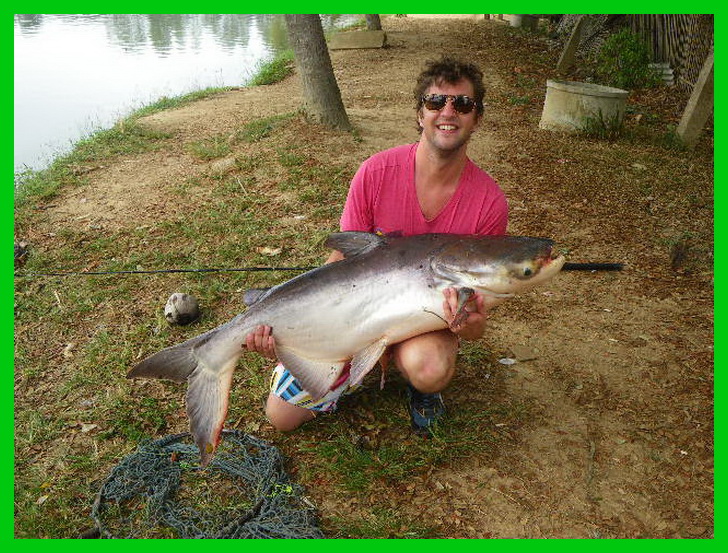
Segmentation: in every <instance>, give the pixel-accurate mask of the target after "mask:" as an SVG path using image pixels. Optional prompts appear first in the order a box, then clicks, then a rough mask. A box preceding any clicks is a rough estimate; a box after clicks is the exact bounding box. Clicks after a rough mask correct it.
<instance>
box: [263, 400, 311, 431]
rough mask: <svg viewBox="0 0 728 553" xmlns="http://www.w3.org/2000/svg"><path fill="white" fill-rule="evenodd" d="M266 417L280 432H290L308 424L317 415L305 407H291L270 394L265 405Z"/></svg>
mask: <svg viewBox="0 0 728 553" xmlns="http://www.w3.org/2000/svg"><path fill="white" fill-rule="evenodd" d="M265 416H266V417H268V421H269V422H270V423H271V424H272V425H273V428H275V429H276V430H278V431H280V432H289V431H291V430H295V429H296V428H298V427H299V426H301V425H302V424H303V423H304V422H308V421H310V420H311V419H313V418H314V417H315V416H316V415H315V414H314V413H313V412H312V411H310V410H308V409H304V408H303V407H298V406H296V405H291V404H290V403H288V402H287V401H285V400H283V399H281V398H279V397H278V396H276V395H273V394H270V395H269V396H268V401H267V402H266V405H265Z"/></svg>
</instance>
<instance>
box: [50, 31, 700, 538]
mask: <svg viewBox="0 0 728 553" xmlns="http://www.w3.org/2000/svg"><path fill="white" fill-rule="evenodd" d="M384 28H385V30H386V32H387V36H388V43H389V47H388V48H386V49H383V50H356V51H353V50H352V51H336V52H333V53H332V61H333V64H334V67H335V71H336V75H337V78H338V82H339V85H340V87H341V90H342V95H343V99H344V103H345V105H346V106H347V112H348V114H349V116H350V118H351V121H352V123H353V124H354V126H355V127H356V128H357V129H358V132H359V133H360V136H361V139H362V140H361V141H360V142H359V143H358V145H357V147H356V148H354V149H352V148H344V149H341V150H339V149H337V148H336V147H335V144H336V141H335V133H332V134H331V135H324V136H321V137H320V140H322V141H324V143H329V144H331V145H332V147H331V149H330V152H331V154H330V155H331V159H332V161H336V162H340V161H342V160H349V161H351V160H363V159H365V158H366V157H367V156H368V155H370V154H372V153H374V152H376V151H379V150H381V149H384V148H387V147H391V146H395V145H398V144H402V143H405V142H412V141H414V140H416V132H415V130H414V116H413V110H411V109H409V108H410V106H412V104H413V101H412V99H411V89H412V85H413V83H414V79H415V77H416V75H417V73H418V72H419V70H420V68H421V66H422V62H423V60H425V59H428V58H432V57H434V56H436V55H438V54H439V53H444V52H452V53H455V54H459V55H462V56H464V57H468V58H469V59H472V60H473V61H475V62H477V63H478V64H479V65H480V66H481V67H482V68H483V70H484V73H485V80H486V87H487V100H488V104H489V105H488V108H487V110H486V113H485V116H484V121H483V124H482V128H481V129H480V130H479V131H478V132H477V134H476V136H475V137H474V138H473V140H472V142H471V144H470V147H469V153H470V156H471V158H472V159H473V160H474V161H476V163H478V164H479V165H480V166H481V167H483V168H484V169H486V170H487V171H488V172H490V173H491V174H492V175H493V176H494V177H495V178H496V180H498V182H499V183H500V185H501V186H502V187H503V189H504V191H505V192H506V194H507V196H508V198H509V203H510V209H511V220H510V224H509V233H511V234H526V235H540V236H549V237H552V238H554V239H556V240H557V242H558V243H559V244H563V245H565V246H566V247H567V248H568V249H569V251H570V259H571V260H573V261H594V262H597V261H619V262H623V263H625V270H624V271H622V272H620V273H568V274H562V275H560V276H559V277H557V279H555V280H554V282H553V283H552V284H550V285H549V286H548V288H547V289H545V290H541V291H536V292H534V293H533V295H532V296H530V297H528V298H524V299H516V300H514V301H513V302H511V303H510V304H507V306H506V305H504V306H501V307H500V308H499V309H498V311H497V313H495V314H494V315H493V317H492V319H491V324H490V329H489V331H488V334H487V337H486V338H485V339H486V340H487V342H488V344H489V348H490V349H491V350H492V351H494V352H497V355H498V356H499V357H508V356H510V355H511V354H512V353H513V348H514V347H521V348H528V349H529V350H531V351H532V352H534V354H535V358H534V359H531V360H527V361H520V362H517V363H516V364H514V365H510V366H502V367H500V368H499V369H498V370H502V371H506V373H507V375H508V378H506V379H505V382H506V389H505V392H504V393H505V394H508V395H510V396H513V397H518V398H520V399H521V400H522V401H524V402H526V403H527V404H528V406H529V414H530V415H529V420H528V421H527V423H526V424H524V425H523V426H522V427H520V428H518V429H517V430H515V431H514V433H513V434H514V436H513V440H512V441H511V442H510V443H509V446H508V447H507V448H504V449H503V450H502V451H500V452H499V455H498V456H497V458H496V459H495V460H493V462H484V461H483V460H478V459H477V458H474V459H472V460H471V461H468V462H464V463H463V464H462V465H461V466H459V467H452V468H448V469H438V470H437V471H436V472H435V474H430V475H429V476H428V478H429V479H428V481H427V482H424V481H423V482H419V483H418V485H420V488H419V490H418V493H417V494H416V495H412V496H408V497H409V499H407V498H405V499H407V501H409V502H410V503H411V507H410V508H411V509H412V510H413V511H417V510H420V511H421V512H423V513H424V516H426V517H428V518H431V519H438V518H439V519H445V518H446V517H452V516H455V515H453V513H456V518H457V519H458V520H457V521H455V519H452V518H451V519H449V523H448V524H449V526H448V528H449V529H448V531H447V533H448V535H450V536H452V537H492V538H599V537H602V538H631V537H652V538H668V537H681V538H710V537H712V536H713V288H712V286H713V277H712V223H713V219H712V217H713V211H712V169H711V168H710V167H708V166H706V165H712V154H710V153H709V152H708V153H706V147H705V146H704V145H703V147H702V150H698V151H697V152H696V153H695V154H690V153H680V154H675V156H672V154H670V155H668V156H667V157H675V158H676V159H675V164H676V165H679V166H680V167H681V169H680V170H681V171H682V173H681V174H680V175H677V176H676V177H675V179H674V181H670V180H669V179H667V180H665V178H664V175H665V173H664V170H663V169H664V168H663V167H662V166H661V165H662V164H663V161H661V160H662V159H664V156H665V154H664V151H663V150H659V148H657V147H654V146H649V147H645V148H643V149H639V148H635V150H634V154H633V155H632V154H628V155H626V156H625V155H623V154H620V155H615V154H614V152H615V147H614V146H613V145H610V144H609V143H606V142H604V143H599V142H597V141H594V140H587V139H583V138H582V139H579V138H575V137H571V136H567V135H561V134H559V133H548V132H547V131H540V130H538V128H537V123H538V117H539V116H540V109H541V106H542V102H543V96H540V97H533V96H532V97H530V98H529V99H528V101H526V100H523V101H516V100H515V99H516V98H518V97H520V96H519V94H522V91H523V90H526V89H525V88H523V87H525V86H526V85H527V84H528V83H529V82H532V81H537V82H539V83H544V82H545V75H544V71H545V69H544V68H546V69H548V68H549V67H551V66H550V65H549V64H548V63H546V62H545V61H544V60H546V61H548V60H553V59H557V58H558V52H554V51H553V50H551V49H549V46H548V43H547V42H545V41H544V40H542V39H541V40H533V39H526V38H523V37H520V36H516V37H515V38H509V37H510V36H511V35H509V34H508V33H509V32H510V31H509V30H508V29H505V28H503V27H502V26H499V25H498V24H496V23H489V22H472V21H449V22H448V21H445V22H443V21H431V20H414V19H409V18H408V19H400V18H391V19H387V20H385V22H384ZM524 52H525V53H529V52H530V57H529V56H525V55H524ZM524 83H526V84H524ZM519 87H521V88H519ZM656 94H658V93H656ZM682 100H683V97H682V96H680V101H682ZM653 101H654V103H655V104H660V103H661V99H660V97H657V98H656V99H655V100H653ZM667 101H672V99H671V98H667ZM300 103H301V92H300V89H299V83H298V80H297V78H296V77H293V78H289V79H288V80H286V81H285V82H283V83H280V84H277V85H272V86H265V87H257V88H252V89H240V90H236V91H231V92H229V93H225V94H223V95H221V96H219V97H215V98H211V99H208V100H204V101H200V102H197V103H195V104H193V105H190V106H188V107H184V108H181V109H176V110H172V111H168V112H163V113H160V114H157V115H154V116H151V117H149V118H148V119H147V120H146V121H145V124H146V125H149V126H152V127H155V128H159V129H164V130H173V131H174V132H175V133H178V135H179V136H180V137H182V139H183V140H184V139H185V137H188V138H190V137H196V138H197V139H200V138H201V137H204V136H206V135H213V134H219V133H221V132H225V131H226V130H227V129H229V130H230V131H231V132H233V130H234V129H235V128H237V127H239V126H240V125H241V124H242V123H244V122H245V121H248V120H251V119H253V118H256V117H265V116H270V115H272V114H275V113H287V112H291V111H294V110H296V109H297V108H298V106H299V105H300ZM681 109H682V104H680V105H677V104H676V105H674V109H672V111H670V110H665V109H664V108H663V109H662V111H661V113H662V114H665V113H666V112H667V115H665V116H666V117H673V118H674V117H679V114H680V111H681ZM305 140H310V141H317V140H318V137H316V136H307V137H305ZM580 140H581V141H582V142H581V144H580ZM707 149H708V150H710V151H712V138H711V139H710V145H709V146H708V147H707ZM658 150H659V152H661V153H659V154H655V153H654V152H655V151H658ZM620 151H621V152H624V151H625V149H624V147H622V150H620ZM627 151H630V150H629V149H628V148H627ZM659 156H663V157H659ZM210 168H211V167H210V164H205V163H200V162H199V161H196V160H194V159H192V158H191V157H190V156H188V155H184V154H183V153H180V152H176V153H175V152H171V153H170V152H163V153H160V152H155V153H148V154H144V155H141V156H136V157H135V158H134V159H133V160H127V161H126V162H123V163H118V164H114V165H113V166H109V167H105V168H103V169H102V170H99V171H96V172H95V176H94V179H95V180H94V186H92V187H85V188H83V189H78V190H77V191H71V192H70V193H68V194H66V195H65V196H64V198H63V200H61V201H58V202H56V206H55V207H54V208H53V209H51V210H49V211H48V215H49V217H51V218H55V219H56V220H57V221H58V222H59V223H60V222H64V221H65V222H67V221H69V220H74V221H84V220H87V219H91V218H93V219H94V220H96V221H97V223H98V224H99V225H101V226H102V227H107V228H113V227H115V226H123V225H127V224H129V221H130V220H133V224H134V225H137V226H138V225H143V224H145V222H151V221H152V220H153V219H154V218H155V217H157V216H158V214H159V213H160V212H161V211H162V210H164V209H165V196H164V193H163V191H164V188H165V186H167V185H168V183H170V182H173V181H175V180H176V179H182V178H188V177H189V176H190V175H191V174H195V173H196V172H205V171H209V170H210ZM691 175H694V177H695V178H694V179H693V178H691ZM635 179H636V180H637V181H639V182H641V183H642V186H641V187H640V186H638V187H636V188H635V187H634V186H632V187H631V188H630V187H628V186H627V185H625V184H624V182H627V181H628V182H630V183H634V182H635ZM640 179H641V180H640ZM623 181H624V182H623ZM696 181H697V183H698V184H696ZM683 184H684V185H685V186H684V187H683V188H680V187H679V186H677V185H683ZM680 252H683V254H684V255H683V254H681V253H680ZM671 256H672V257H671ZM681 256H682V257H681ZM445 400H446V402H447V401H448V395H447V393H446V394H445ZM448 406H449V408H456V405H453V404H452V403H448ZM321 501H322V503H324V505H325V500H323V499H322V500H321Z"/></svg>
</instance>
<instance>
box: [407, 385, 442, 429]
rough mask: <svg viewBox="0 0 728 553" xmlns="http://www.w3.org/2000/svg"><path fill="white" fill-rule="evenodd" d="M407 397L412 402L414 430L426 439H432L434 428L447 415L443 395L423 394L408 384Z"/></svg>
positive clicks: (411, 414) (411, 415)
mask: <svg viewBox="0 0 728 553" xmlns="http://www.w3.org/2000/svg"><path fill="white" fill-rule="evenodd" d="M407 395H408V396H409V400H410V417H411V419H412V430H414V431H415V433H416V434H419V435H420V436H422V437H424V438H431V437H432V427H433V426H434V425H435V423H436V422H437V421H438V420H440V419H441V418H442V417H443V415H444V414H445V404H444V403H443V402H442V395H441V394H440V393H439V392H438V393H435V394H423V393H422V392H420V391H419V390H417V389H416V388H415V387H414V386H412V384H407Z"/></svg>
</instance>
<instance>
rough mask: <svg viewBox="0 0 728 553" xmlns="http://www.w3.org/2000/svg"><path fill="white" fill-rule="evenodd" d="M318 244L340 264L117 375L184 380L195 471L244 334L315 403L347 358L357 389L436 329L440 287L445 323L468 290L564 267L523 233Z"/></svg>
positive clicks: (505, 289)
mask: <svg viewBox="0 0 728 553" xmlns="http://www.w3.org/2000/svg"><path fill="white" fill-rule="evenodd" d="M326 245H327V246H328V247H330V248H332V249H335V250H339V251H340V252H341V253H342V254H344V259H342V260H341V261H337V262H335V263H329V264H326V265H323V266H321V267H318V268H316V269H314V270H312V271H308V272H306V273H303V274H301V275H299V276H297V277H295V278H292V279H291V280H289V281H287V282H284V283H282V284H280V285H278V286H274V287H273V288H270V289H268V290H265V291H259V292H258V293H257V297H256V298H255V301H254V302H252V305H250V307H249V308H248V309H247V310H246V311H245V312H244V313H242V314H240V315H238V316H236V317H235V318H233V319H232V320H231V321H229V322H228V323H226V324H224V325H222V326H219V327H217V328H214V329H212V330H209V331H208V332H205V333H204V334H201V335H199V336H197V337H195V338H191V339H189V340H187V341H186V342H184V343H182V344H179V345H176V346H172V347H169V348H167V349H164V350H162V351H160V352H158V353H156V354H154V355H152V356H151V357H148V358H147V359H145V360H144V361H142V362H141V363H139V364H138V365H136V366H135V367H134V368H133V369H132V370H131V371H130V372H129V374H128V375H127V376H128V377H131V378H135V377H150V378H163V379H169V380H174V381H177V382H184V381H185V380H187V382H188V389H187V398H186V404H187V415H188V417H189V420H190V431H191V433H192V436H193V437H194V440H195V443H196V444H197V446H198V447H199V449H200V454H201V457H202V459H201V461H202V465H203V466H205V465H207V463H209V461H210V459H212V456H213V454H214V451H215V448H216V447H217V445H218V443H219V441H220V434H221V431H222V427H223V423H224V421H225V415H226V414H227V408H228V397H229V395H230V384H231V381H232V375H233V371H234V370H235V367H236V365H237V362H238V359H239V358H240V356H241V355H242V354H243V352H244V350H245V347H246V346H245V338H246V336H247V335H248V334H249V333H250V332H253V331H254V330H255V328H256V327H257V326H258V325H267V326H270V327H271V328H272V335H273V337H274V338H275V352H276V356H277V357H278V359H279V360H280V361H281V362H282V363H283V365H284V366H285V367H286V368H287V369H288V370H289V371H290V372H291V374H293V376H295V377H296V379H297V380H298V381H299V382H300V383H301V385H302V386H303V388H304V389H305V390H306V391H307V392H308V393H309V394H310V395H311V396H312V397H314V398H315V399H317V398H320V397H322V396H324V395H325V394H326V393H327V392H328V391H329V389H330V388H331V387H332V385H333V384H334V383H335V382H336V380H337V378H338V376H339V374H340V373H341V371H342V369H343V368H344V365H345V364H346V363H347V362H349V361H350V362H351V373H350V374H351V384H352V385H355V384H358V383H359V382H361V380H362V379H363V378H364V376H365V375H366V374H367V373H368V372H369V371H370V370H371V369H372V368H373V367H374V365H375V364H376V363H377V361H378V360H379V358H380V357H381V355H382V354H383V353H384V350H385V349H386V348H387V346H390V345H392V344H396V343H398V342H402V341H403V340H406V339H408V338H411V337H412V336H417V335H419V334H424V333H426V332H430V331H433V330H439V329H443V328H447V327H448V322H447V321H445V319H444V311H443V300H444V297H443V290H444V289H446V288H455V289H456V290H457V291H458V308H459V309H458V314H456V318H458V317H463V318H464V317H467V313H466V312H465V302H466V301H467V300H468V298H469V297H470V296H471V295H472V294H473V293H474V292H479V293H480V294H482V296H483V299H484V300H485V301H484V304H485V307H486V308H488V309H489V308H491V307H493V306H495V305H497V304H499V303H501V302H502V301H504V300H505V299H507V298H509V297H511V296H513V295H515V294H517V293H519V292H522V291H523V290H526V289H529V288H531V287H533V286H535V285H537V284H540V283H542V282H545V281H547V280H548V279H550V278H551V277H553V276H554V275H555V274H556V273H558V272H559V270H561V268H562V266H563V264H564V261H565V259H564V258H563V256H558V257H554V256H553V254H552V249H553V241H552V240H549V239H545V238H529V237H524V236H462V235H453V234H422V235H417V236H409V237H396V238H394V237H385V236H378V235H375V234H369V233H365V232H340V233H335V234H332V235H331V236H329V238H328V239H327V241H326ZM249 303H250V302H249Z"/></svg>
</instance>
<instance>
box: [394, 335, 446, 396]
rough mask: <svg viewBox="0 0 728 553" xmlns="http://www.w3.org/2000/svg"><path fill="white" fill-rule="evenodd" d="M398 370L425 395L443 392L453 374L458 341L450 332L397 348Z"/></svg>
mask: <svg viewBox="0 0 728 553" xmlns="http://www.w3.org/2000/svg"><path fill="white" fill-rule="evenodd" d="M398 346H399V347H398V348H397V349H396V350H395V355H394V357H395V361H396V364H397V367H398V368H399V369H400V371H402V372H403V373H404V375H405V376H406V377H407V379H408V380H409V381H410V383H411V384H412V385H413V386H414V387H415V388H417V389H418V390H420V391H421V392H425V393H434V392H439V391H441V390H443V389H444V388H445V387H446V386H447V385H448V383H449V382H450V379H451V378H452V376H453V374H454V372H455V360H456V358H457V349H458V340H457V337H456V336H455V335H453V334H452V333H451V332H449V331H442V332H431V333H429V334H423V335H421V336H416V337H415V338H411V339H410V340H406V341H405V342H402V343H401V344H398Z"/></svg>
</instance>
